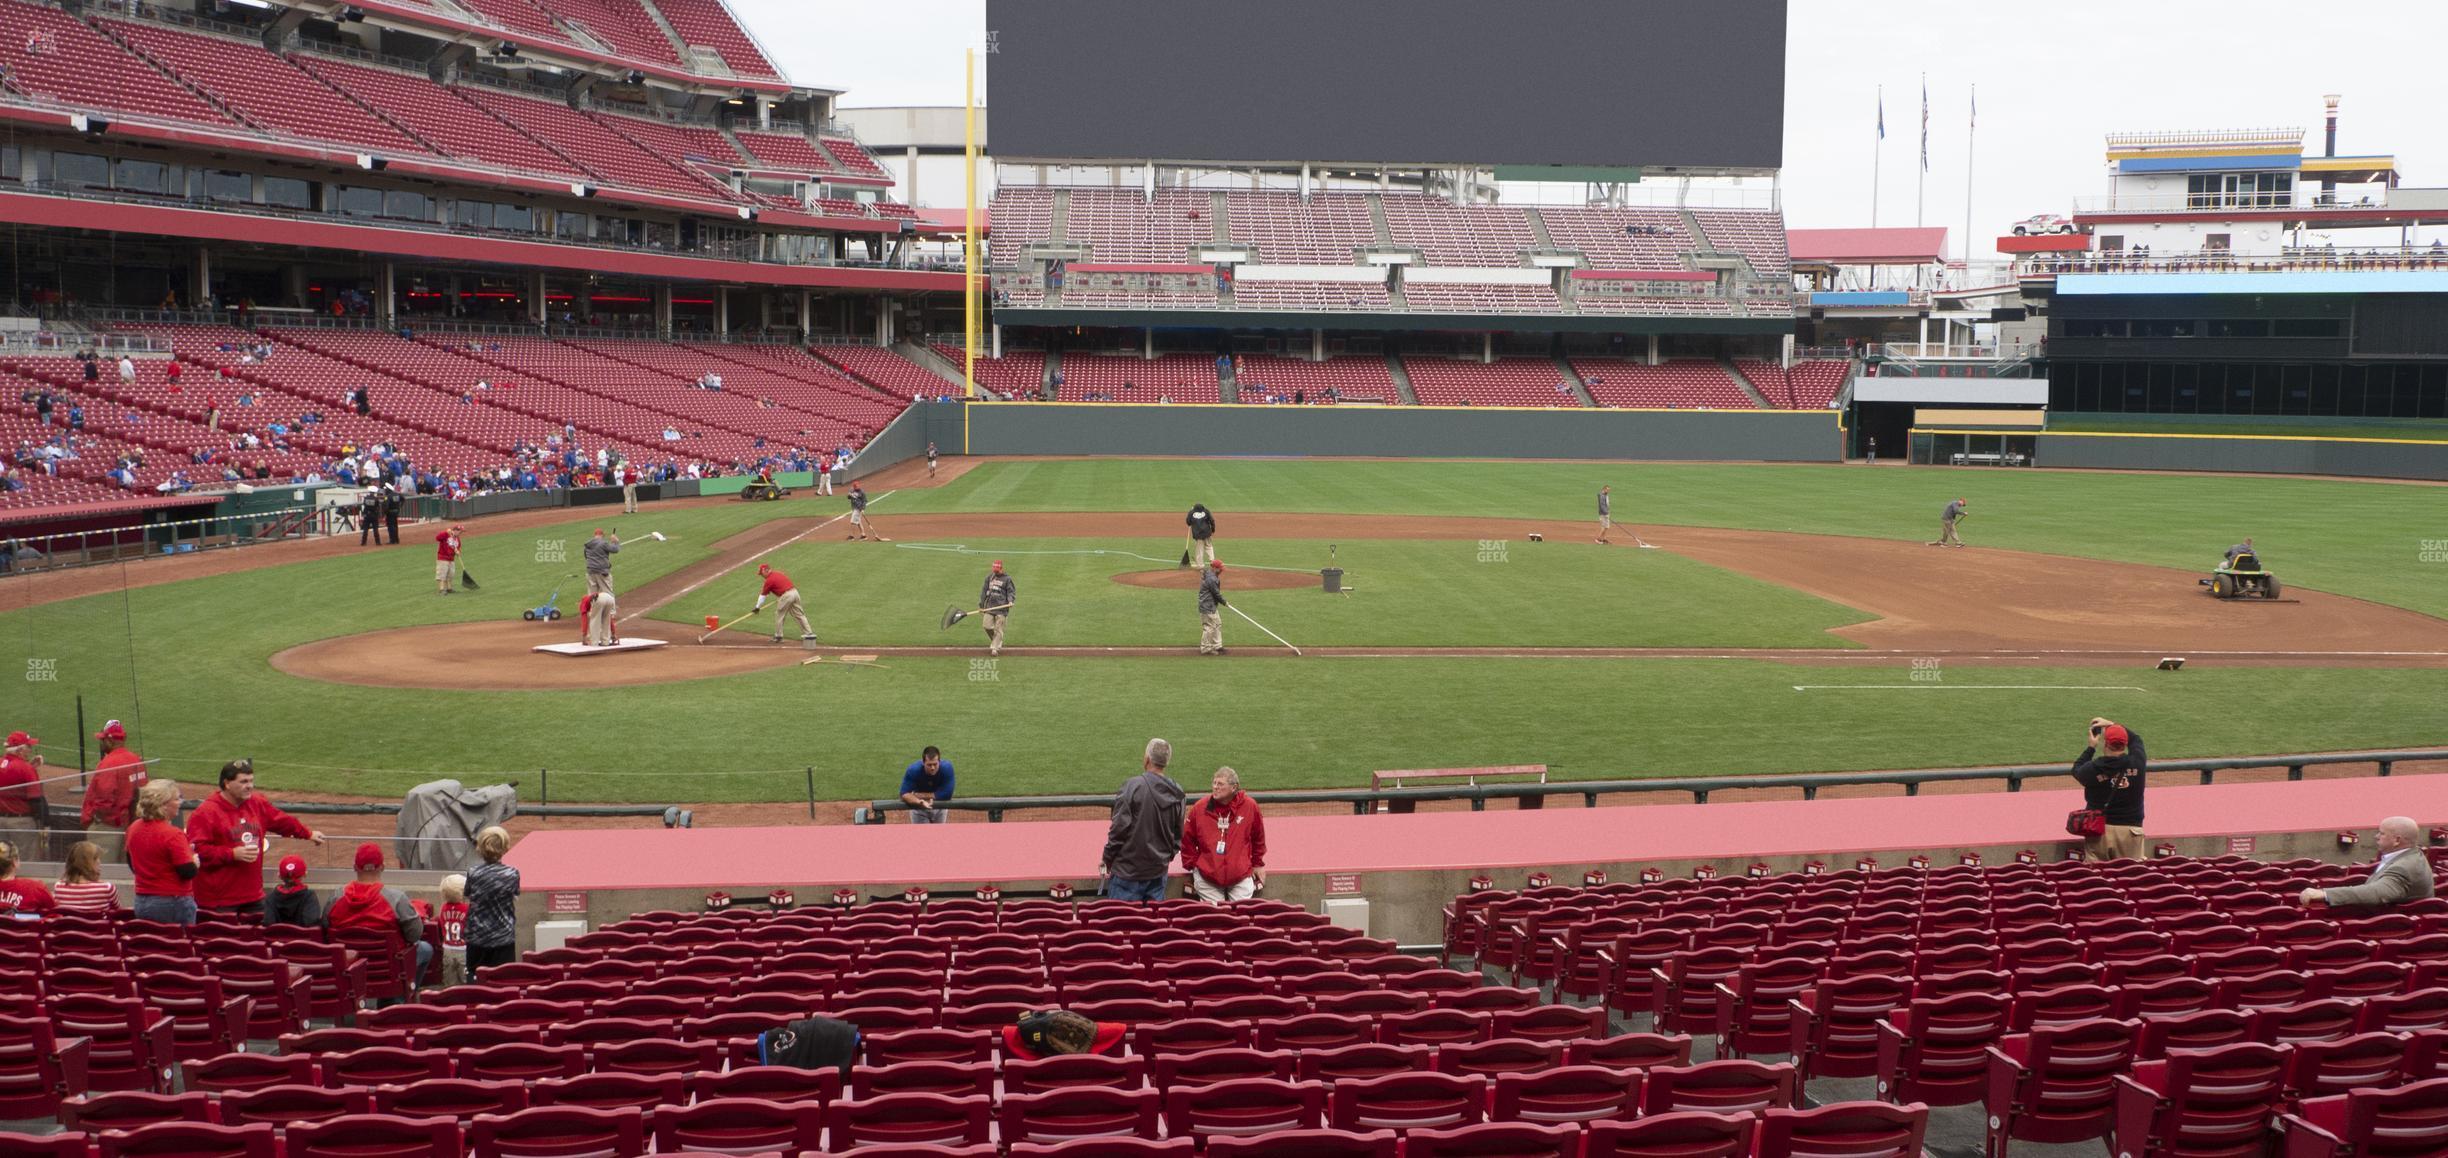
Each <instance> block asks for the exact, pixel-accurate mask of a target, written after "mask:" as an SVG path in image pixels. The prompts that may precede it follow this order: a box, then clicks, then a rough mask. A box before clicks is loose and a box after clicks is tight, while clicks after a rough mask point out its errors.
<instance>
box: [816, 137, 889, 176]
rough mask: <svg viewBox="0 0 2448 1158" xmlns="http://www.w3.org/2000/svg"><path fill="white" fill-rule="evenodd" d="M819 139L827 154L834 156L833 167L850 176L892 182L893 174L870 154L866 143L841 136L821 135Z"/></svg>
mask: <svg viewBox="0 0 2448 1158" xmlns="http://www.w3.org/2000/svg"><path fill="white" fill-rule="evenodd" d="M817 141H818V143H819V144H822V145H823V146H824V151H825V154H826V155H827V156H830V157H832V158H833V167H834V168H836V169H839V170H841V171H842V172H843V173H844V174H846V175H848V176H849V177H852V178H865V179H867V180H871V181H881V182H884V183H886V184H890V183H891V182H892V174H890V173H887V172H885V171H884V166H882V165H879V164H877V163H876V159H875V158H874V157H873V156H870V155H869V154H868V152H867V147H866V146H865V145H862V144H859V143H858V142H857V141H852V140H846V139H843V138H839V137H819V138H817Z"/></svg>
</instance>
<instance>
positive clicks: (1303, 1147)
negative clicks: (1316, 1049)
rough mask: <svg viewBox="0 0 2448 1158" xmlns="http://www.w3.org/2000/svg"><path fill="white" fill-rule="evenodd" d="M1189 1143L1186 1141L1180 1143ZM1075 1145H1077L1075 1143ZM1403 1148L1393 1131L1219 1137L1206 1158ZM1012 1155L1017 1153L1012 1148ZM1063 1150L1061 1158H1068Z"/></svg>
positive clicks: (1331, 1155) (1377, 1154)
mask: <svg viewBox="0 0 2448 1158" xmlns="http://www.w3.org/2000/svg"><path fill="white" fill-rule="evenodd" d="M1179 1140H1180V1141H1189V1139H1186V1138H1185V1139H1179ZM1075 1145H1076V1143H1075ZM1401 1152H1402V1144H1401V1142H1400V1141H1399V1140H1397V1137H1396V1135H1395V1133H1394V1131H1392V1130H1373V1131H1370V1132H1369V1133H1366V1134H1355V1133H1352V1132H1351V1131H1349V1130H1282V1131H1278V1132H1276V1133H1273V1134H1264V1135H1256V1136H1251V1137H1240V1136H1236V1135H1231V1134H1218V1135H1215V1136H1214V1137H1211V1138H1209V1139H1208V1140H1207V1153H1208V1155H1209V1158H1232V1156H1235V1155H1248V1156H1249V1158H1269V1156H1271V1155H1278V1154H1297V1155H1300V1156H1301V1158H1396V1155H1398V1154H1400V1153H1401ZM1013 1153H1014V1154H1015V1155H1016V1154H1018V1153H1019V1151H1018V1150H1017V1149H1016V1148H1015V1149H1014V1150H1013ZM1070 1153H1071V1151H1070V1149H1069V1148H1068V1147H1065V1148H1064V1150H1063V1154H1064V1156H1065V1158H1069V1155H1070Z"/></svg>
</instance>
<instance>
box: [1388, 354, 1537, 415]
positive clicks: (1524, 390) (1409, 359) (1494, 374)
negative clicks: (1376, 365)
mask: <svg viewBox="0 0 2448 1158" xmlns="http://www.w3.org/2000/svg"><path fill="white" fill-rule="evenodd" d="M1403 372H1404V373H1405V374H1407V375H1409V376H1410V378H1411V392H1412V393H1413V394H1416V395H1418V396H1419V400H1420V404H1421V405H1423V406H1579V405H1581V398H1580V396H1579V395H1577V394H1574V393H1573V392H1572V390H1571V386H1570V384H1569V383H1567V382H1565V380H1564V372H1563V371H1562V370H1560V369H1558V368H1557V367H1556V364H1555V361H1554V359H1551V358H1498V359H1497V360H1495V361H1493V362H1490V363H1487V364H1485V365H1482V364H1480V363H1478V362H1464V361H1458V360H1456V359H1452V358H1429V357H1414V356H1406V357H1404V358H1403Z"/></svg>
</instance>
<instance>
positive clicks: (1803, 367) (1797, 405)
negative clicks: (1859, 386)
mask: <svg viewBox="0 0 2448 1158" xmlns="http://www.w3.org/2000/svg"><path fill="white" fill-rule="evenodd" d="M1734 365H1735V366H1737V367H1738V368H1740V369H1741V370H1742V372H1743V377H1745V378H1749V379H1750V380H1751V384H1752V385H1753V386H1757V387H1759V392H1760V397H1762V398H1766V399H1767V400H1768V404H1769V405H1770V406H1774V407H1776V408H1777V409H1779V410H1825V409H1827V407H1828V404H1829V403H1832V402H1834V401H1836V394H1837V392H1838V391H1841V390H1843V389H1844V384H1845V376H1846V375H1848V374H1850V373H1852V372H1853V363H1851V362H1848V361H1845V360H1844V359H1842V358H1812V359H1806V360H1804V361H1800V362H1796V363H1794V364H1793V370H1792V372H1791V380H1792V383H1793V397H1792V398H1791V399H1790V400H1789V399H1788V398H1787V397H1786V395H1785V386H1786V382H1787V377H1788V375H1787V371H1786V370H1785V369H1784V368H1782V367H1780V366H1778V365H1777V364H1776V363H1774V362H1763V361H1759V360H1756V359H1752V358H1737V359H1735V360H1734Z"/></svg>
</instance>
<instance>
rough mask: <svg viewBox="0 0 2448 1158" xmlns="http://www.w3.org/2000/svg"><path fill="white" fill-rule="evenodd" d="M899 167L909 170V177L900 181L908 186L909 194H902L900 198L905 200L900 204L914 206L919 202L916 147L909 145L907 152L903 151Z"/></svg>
mask: <svg viewBox="0 0 2448 1158" xmlns="http://www.w3.org/2000/svg"><path fill="white" fill-rule="evenodd" d="M901 165H902V167H903V168H905V169H907V170H909V175H908V176H906V177H903V178H902V179H901V180H902V183H903V184H906V185H908V186H909V192H908V193H905V194H902V196H903V197H904V198H906V200H904V201H903V202H902V203H903V204H905V205H916V204H919V203H920V202H919V200H918V146H916V145H911V146H910V147H909V148H908V150H907V151H905V152H903V153H902V154H901Z"/></svg>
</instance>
